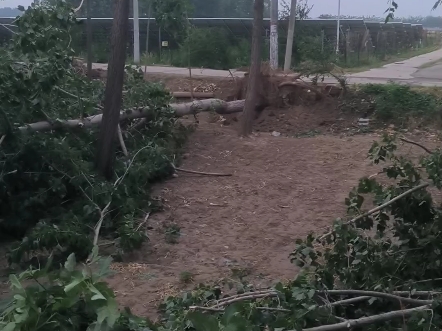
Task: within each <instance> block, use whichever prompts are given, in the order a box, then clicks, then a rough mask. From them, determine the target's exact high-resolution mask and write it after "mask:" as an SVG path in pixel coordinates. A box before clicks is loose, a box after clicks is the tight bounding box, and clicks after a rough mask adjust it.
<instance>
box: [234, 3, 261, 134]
mask: <svg viewBox="0 0 442 331" xmlns="http://www.w3.org/2000/svg"><path fill="white" fill-rule="evenodd" d="M263 12H264V0H255V3H254V5H253V32H252V54H251V64H250V72H249V79H248V81H249V83H248V86H247V94H246V102H245V105H244V112H243V116H242V119H241V127H240V132H239V133H240V135H241V136H248V135H249V134H251V133H252V128H253V119H254V118H255V106H256V102H257V100H256V99H257V96H258V84H259V82H258V79H259V76H260V73H261V43H262V30H263Z"/></svg>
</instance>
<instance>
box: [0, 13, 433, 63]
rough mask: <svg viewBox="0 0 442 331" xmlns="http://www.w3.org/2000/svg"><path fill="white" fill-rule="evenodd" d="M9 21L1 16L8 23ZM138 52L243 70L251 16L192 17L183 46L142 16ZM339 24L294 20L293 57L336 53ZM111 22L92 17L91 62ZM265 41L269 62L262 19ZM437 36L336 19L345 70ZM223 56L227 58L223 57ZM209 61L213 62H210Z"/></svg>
mask: <svg viewBox="0 0 442 331" xmlns="http://www.w3.org/2000/svg"><path fill="white" fill-rule="evenodd" d="M12 20H13V19H12V18H0V23H3V24H10V23H11V21H12ZM80 20H82V23H83V24H81V25H80V29H81V30H80V31H79V32H80V33H79V35H78V38H77V40H76V41H75V48H76V51H77V53H78V54H79V55H84V54H85V53H86V25H87V22H86V20H85V19H81V18H80ZM139 21H140V50H141V53H142V56H141V58H142V62H143V64H174V65H180V64H181V65H183V64H184V63H186V64H190V65H191V66H194V67H208V66H209V67H214V68H216V69H218V68H219V69H221V68H223V69H226V68H225V67H226V66H227V67H229V66H230V67H232V66H242V65H243V66H246V65H248V63H249V62H248V61H249V59H248V56H249V53H250V41H251V35H252V24H253V19H251V18H194V19H190V23H191V26H192V31H193V33H192V34H194V38H193V39H192V38H190V39H189V40H188V41H187V43H186V45H184V44H183V40H176V39H175V38H173V36H172V35H171V34H170V33H168V31H162V30H161V29H160V27H159V26H158V25H157V24H156V22H155V19H149V18H140V19H139ZM337 24H338V22H337V20H334V19H305V20H301V21H297V22H296V31H297V32H296V37H295V43H294V44H295V49H294V56H295V59H297V60H298V61H299V60H305V59H308V58H309V57H315V56H321V54H322V55H324V54H329V53H330V52H332V53H334V52H335V50H336V40H337V38H336V30H337ZM111 27H112V18H93V19H92V31H93V43H92V48H93V54H94V56H93V57H94V61H95V62H107V59H108V54H109V51H110V43H109V40H110V32H111ZM279 30H280V33H279V35H280V38H279V50H280V54H281V61H282V58H283V54H284V52H285V36H286V35H287V34H286V31H287V21H280V22H279ZM262 34H263V36H264V40H265V43H264V44H265V46H264V47H263V57H264V59H265V60H266V59H268V51H267V50H268V47H267V45H268V41H269V40H268V39H269V34H270V22H269V19H264V29H263V31H262ZM128 37H129V40H130V42H129V45H128V49H127V50H128V54H129V56H130V57H132V56H133V19H130V28H129V31H128ZM10 38H11V33H10V32H9V31H8V30H7V29H1V30H0V41H3V42H7V40H8V39H10ZM439 39H440V34H432V33H431V34H430V33H427V31H426V30H425V29H424V28H423V26H422V25H421V24H409V23H402V22H392V23H383V22H370V21H364V20H362V19H344V20H340V43H339V53H340V55H341V61H342V62H343V63H344V64H347V65H349V66H351V65H353V64H354V65H360V64H363V63H364V62H369V61H370V60H371V59H374V58H378V59H379V58H381V59H382V58H384V57H386V56H388V55H393V54H397V53H400V52H403V51H407V50H410V49H417V48H421V47H426V46H429V45H432V44H435V43H439V42H440V40H439ZM224 53H225V54H224ZM211 61H212V63H211Z"/></svg>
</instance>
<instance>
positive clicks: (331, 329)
mask: <svg viewBox="0 0 442 331" xmlns="http://www.w3.org/2000/svg"><path fill="white" fill-rule="evenodd" d="M423 310H430V306H428V305H425V306H420V307H416V308H411V309H403V310H396V311H391V312H388V313H383V314H379V315H374V316H369V317H361V318H358V319H354V320H346V321H345V322H341V323H337V324H331V325H323V326H317V327H314V328H307V329H303V330H302V331H337V330H349V329H352V328H354V327H361V326H364V325H370V324H374V323H379V322H387V321H391V320H393V319H396V318H404V317H408V316H411V315H412V314H413V313H415V312H417V311H423Z"/></svg>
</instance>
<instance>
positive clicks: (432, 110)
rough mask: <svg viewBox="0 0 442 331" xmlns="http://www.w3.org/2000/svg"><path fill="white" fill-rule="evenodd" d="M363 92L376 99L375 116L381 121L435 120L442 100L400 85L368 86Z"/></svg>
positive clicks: (362, 89) (365, 86)
mask: <svg viewBox="0 0 442 331" xmlns="http://www.w3.org/2000/svg"><path fill="white" fill-rule="evenodd" d="M360 90H361V92H363V93H366V94H368V95H371V96H373V97H374V101H375V114H376V116H377V117H378V118H379V119H381V120H388V121H391V120H394V121H396V122H399V123H401V122H405V121H407V119H408V118H410V117H419V118H423V119H431V118H433V119H434V115H435V114H436V113H437V111H438V110H439V109H440V107H441V105H442V100H441V99H440V98H438V97H436V96H435V95H433V94H430V93H425V92H421V91H415V90H413V89H412V88H411V87H410V86H407V85H399V84H394V83H393V84H366V85H362V86H361V87H360Z"/></svg>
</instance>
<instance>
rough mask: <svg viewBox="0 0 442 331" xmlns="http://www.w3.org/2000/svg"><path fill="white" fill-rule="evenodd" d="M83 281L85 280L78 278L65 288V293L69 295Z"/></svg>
mask: <svg viewBox="0 0 442 331" xmlns="http://www.w3.org/2000/svg"><path fill="white" fill-rule="evenodd" d="M82 281H83V279H80V278H76V279H74V280H73V281H72V282H70V283H69V284H68V285H66V286H65V287H64V291H65V292H66V293H67V292H69V291H70V290H72V289H73V288H74V287H76V286H77V285H78V284H80V283H81V282H82Z"/></svg>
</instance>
